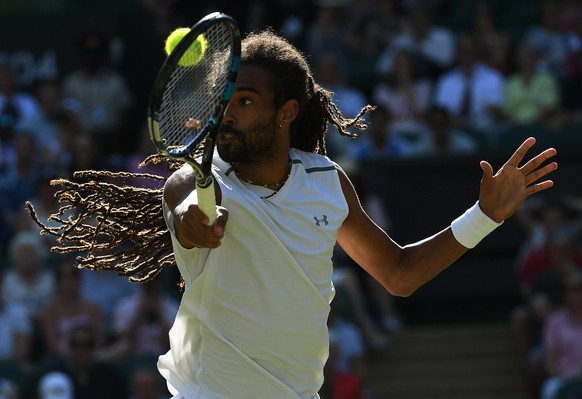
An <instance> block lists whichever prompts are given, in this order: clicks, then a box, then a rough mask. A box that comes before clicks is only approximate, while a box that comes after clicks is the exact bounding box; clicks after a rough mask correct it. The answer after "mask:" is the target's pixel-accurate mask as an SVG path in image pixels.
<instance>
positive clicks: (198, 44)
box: [165, 28, 208, 66]
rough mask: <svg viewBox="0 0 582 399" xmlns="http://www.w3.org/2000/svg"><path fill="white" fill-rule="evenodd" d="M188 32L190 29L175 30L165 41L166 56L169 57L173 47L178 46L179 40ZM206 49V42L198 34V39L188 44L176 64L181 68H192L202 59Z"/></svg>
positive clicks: (202, 36)
mask: <svg viewBox="0 0 582 399" xmlns="http://www.w3.org/2000/svg"><path fill="white" fill-rule="evenodd" d="M188 32H190V28H177V29H175V30H174V31H173V32H172V33H170V35H169V36H168V38H167V39H166V45H165V50H166V54H167V55H169V54H170V53H171V52H172V50H174V47H176V46H177V45H178V43H179V42H180V40H182V38H183V37H184V36H186V35H187V34H188ZM206 48H208V42H207V41H206V39H205V38H204V35H202V34H200V35H198V37H197V38H196V39H195V40H194V41H193V42H192V44H190V47H188V50H186V52H184V54H182V57H181V58H180V60H179V61H178V64H180V65H182V66H192V65H196V64H198V63H199V62H200V60H201V59H202V58H204V53H205V52H206Z"/></svg>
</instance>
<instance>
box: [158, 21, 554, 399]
mask: <svg viewBox="0 0 582 399" xmlns="http://www.w3.org/2000/svg"><path fill="white" fill-rule="evenodd" d="M242 46H243V47H242V64H241V70H240V73H239V77H238V80H237V84H236V88H235V93H234V95H233V98H232V100H231V102H230V104H229V107H228V110H227V112H226V115H225V117H224V120H223V127H222V130H221V132H220V134H219V137H218V144H217V149H218V155H217V156H216V157H215V161H214V168H213V175H214V178H215V181H216V184H215V186H216V196H217V203H218V204H219V206H218V207H217V209H218V213H219V217H218V219H217V220H216V221H215V223H214V224H213V225H211V226H208V225H207V218H206V217H205V215H204V214H203V213H202V212H201V211H200V210H199V209H198V208H197V205H196V203H197V200H196V191H195V190H194V187H195V184H194V183H195V181H194V177H193V174H192V171H191V168H190V167H189V166H187V165H186V166H184V167H182V168H181V169H179V170H178V171H176V172H175V173H174V174H173V175H172V176H171V177H170V178H169V179H168V181H167V182H166V184H165V188H164V195H163V209H164V217H165V220H166V223H167V226H168V228H169V230H170V232H171V238H172V243H173V249H174V255H175V259H176V263H177V265H178V268H179V270H180V273H181V275H182V277H183V279H184V283H185V291H184V293H183V298H182V304H181V306H180V310H179V312H178V315H177V318H176V321H175V323H174V325H173V327H172V329H171V331H170V342H171V349H170V350H169V351H168V353H166V354H165V355H163V356H161V357H160V359H159V363H158V367H159V370H160V372H161V374H162V375H163V376H164V377H165V378H166V380H167V383H168V387H169V389H170V391H171V393H172V394H173V395H175V398H182V399H234V398H237V399H299V398H301V399H312V398H318V391H319V389H320V387H321V386H322V383H323V378H324V377H323V367H324V364H325V362H326V359H327V356H328V332H327V328H326V321H327V317H328V313H329V310H330V303H331V301H332V299H333V296H334V287H333V285H332V281H331V278H332V261H331V257H332V251H333V248H334V246H335V244H336V242H337V243H339V245H341V247H342V248H343V250H345V252H346V253H347V254H348V255H349V256H350V257H351V258H353V260H354V261H355V262H357V264H358V265H360V266H361V267H362V268H364V269H365V270H366V271H367V272H368V273H370V274H371V275H372V276H373V277H375V278H376V279H377V280H378V281H379V282H380V283H381V284H382V285H383V286H384V287H385V288H386V289H387V290H388V291H389V292H390V293H392V294H393V295H398V296H409V295H411V294H412V293H413V292H414V291H415V290H416V289H418V288H419V287H420V286H422V285H423V284H425V283H426V282H427V281H429V280H431V279H432V278H433V277H434V276H435V275H437V274H438V273H440V272H441V271H443V270H444V269H446V268H447V267H448V266H450V265H451V264H452V263H453V262H454V261H455V260H457V259H458V258H459V257H460V256H461V255H463V254H464V253H465V252H466V251H467V250H468V249H470V248H473V247H474V246H475V245H477V244H478V243H479V241H480V240H482V239H483V238H484V237H485V236H486V235H487V234H489V233H490V232H491V231H493V230H494V229H495V228H497V227H498V226H499V225H501V224H502V223H503V221H504V220H505V219H507V218H508V217H510V216H511V215H512V214H513V213H514V212H515V211H516V209H517V208H518V207H519V205H520V204H521V203H522V202H523V201H524V200H525V199H526V198H527V197H529V196H530V195H532V194H535V193H537V192H539V191H542V190H545V189H548V188H549V187H551V186H552V185H553V183H552V181H551V180H545V177H546V175H547V174H548V173H550V172H552V171H554V170H555V169H556V168H557V164H556V163H555V162H552V161H551V158H552V157H553V156H554V155H555V154H556V151H555V150H554V149H547V150H545V151H543V152H541V153H540V154H539V155H537V156H534V157H533V158H531V159H530V160H528V161H526V160H524V158H525V156H526V154H527V152H528V150H530V148H531V147H532V146H533V145H534V144H535V139H534V138H529V139H527V140H525V141H524V142H523V144H522V145H521V146H520V147H519V148H518V149H517V150H516V152H515V153H514V154H513V155H512V156H511V157H510V158H509V160H508V161H507V163H505V165H503V167H502V168H501V169H500V170H499V171H497V172H496V173H495V172H494V171H493V169H492V167H491V165H490V164H489V163H488V162H486V161H482V162H481V164H480V166H481V168H482V170H483V178H482V181H481V186H480V193H479V198H478V201H477V202H476V203H475V204H474V205H473V206H471V207H470V208H469V209H468V210H467V212H465V213H464V214H463V215H461V216H460V217H459V218H457V219H455V220H454V221H452V223H451V225H450V226H448V227H446V228H445V229H444V230H442V231H440V232H438V233H437V234H435V235H434V236H432V237H429V238H427V239H425V240H422V241H420V242H417V243H414V244H411V245H406V246H401V245H399V244H397V243H396V242H394V241H393V240H392V239H391V238H390V237H389V236H388V235H387V234H386V233H385V232H384V231H382V230H381V229H380V228H379V227H378V226H377V225H376V224H374V222H373V221H372V220H370V218H369V217H368V216H367V215H366V213H365V212H364V211H363V210H362V207H361V206H360V203H359V201H358V196H357V194H356V192H355V190H354V188H353V186H352V184H351V183H350V181H349V179H348V177H347V176H346V174H345V173H344V172H343V171H342V169H341V168H340V167H339V166H338V165H337V164H336V163H334V162H333V161H331V160H330V159H329V158H328V157H326V156H325V142H324V138H325V131H326V125H327V123H328V122H330V123H333V124H335V125H336V126H337V128H338V130H339V131H340V133H342V134H346V135H349V134H350V133H349V132H348V130H347V129H348V128H350V127H352V126H355V127H357V128H360V129H364V128H365V125H364V124H363V121H362V116H363V115H364V114H365V113H366V112H368V111H370V110H371V108H370V107H366V108H364V109H363V110H362V112H361V113H360V114H359V115H358V116H357V117H356V118H354V119H346V118H344V117H343V116H342V114H341V112H340V111H339V110H338V108H337V107H336V106H335V105H334V103H333V101H332V100H331V95H332V93H330V92H329V91H326V90H324V89H323V88H322V87H320V86H319V85H318V84H317V83H315V82H314V80H313V77H312V73H311V70H310V68H309V66H308V63H307V61H306V59H305V58H304V56H303V55H302V54H301V53H300V52H299V51H298V50H297V49H296V48H294V47H293V46H292V45H290V44H289V43H288V42H287V41H285V40H283V39H281V38H280V37H278V36H276V35H275V34H273V33H271V32H261V33H256V34H253V35H250V36H248V37H246V38H245V39H244V40H243V43H242ZM468 205H469V204H468Z"/></svg>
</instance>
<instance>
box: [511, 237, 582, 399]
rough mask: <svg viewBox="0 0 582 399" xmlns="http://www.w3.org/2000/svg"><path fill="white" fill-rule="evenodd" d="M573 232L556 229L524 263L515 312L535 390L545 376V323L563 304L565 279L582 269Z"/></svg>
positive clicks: (520, 273) (514, 322) (520, 274)
mask: <svg viewBox="0 0 582 399" xmlns="http://www.w3.org/2000/svg"><path fill="white" fill-rule="evenodd" d="M574 238H575V236H574V235H573V234H572V231H571V230H570V229H567V228H563V227H561V226H557V227H556V228H554V229H553V230H552V231H551V232H550V234H549V236H548V238H547V240H546V243H545V245H544V246H543V247H540V248H537V249H535V250H533V251H531V252H530V253H529V254H528V255H527V256H526V257H525V258H524V259H523V261H522V262H521V264H520V266H519V267H520V269H519V271H518V272H519V276H518V278H519V285H520V289H521V293H522V296H523V304H522V305H520V306H518V307H517V308H516V309H515V310H514V312H513V315H512V322H513V325H514V327H515V329H516V333H517V335H518V339H519V342H520V343H521V345H522V348H523V351H524V353H525V356H526V362H527V365H528V371H527V372H528V376H529V380H530V383H531V388H532V390H533V391H534V392H537V391H538V390H539V385H540V383H541V381H542V379H543V376H544V365H543V359H544V357H543V326H544V325H545V323H546V321H547V320H548V317H549V316H550V314H551V313H552V312H553V311H555V310H556V309H559V308H560V307H561V306H562V305H563V295H562V292H563V284H564V279H565V277H566V276H568V275H569V274H570V273H572V272H576V271H582V256H580V250H579V248H577V245H576V241H575V239H574Z"/></svg>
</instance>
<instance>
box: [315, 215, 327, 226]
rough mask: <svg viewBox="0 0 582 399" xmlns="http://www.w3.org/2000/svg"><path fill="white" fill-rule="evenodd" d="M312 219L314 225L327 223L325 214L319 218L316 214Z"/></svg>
mask: <svg viewBox="0 0 582 399" xmlns="http://www.w3.org/2000/svg"><path fill="white" fill-rule="evenodd" d="M313 220H315V225H316V226H318V227H320V226H321V224H322V223H324V224H325V225H326V226H327V225H328V224H329V222H328V221H327V215H323V217H322V218H321V219H320V218H318V217H317V216H314V217H313Z"/></svg>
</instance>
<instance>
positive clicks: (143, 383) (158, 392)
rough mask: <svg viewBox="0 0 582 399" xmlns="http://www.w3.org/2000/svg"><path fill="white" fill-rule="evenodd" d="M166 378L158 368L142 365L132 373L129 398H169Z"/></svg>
mask: <svg viewBox="0 0 582 399" xmlns="http://www.w3.org/2000/svg"><path fill="white" fill-rule="evenodd" d="M168 398H169V396H168V394H167V391H166V389H165V384H164V379H163V378H162V376H161V375H160V373H159V372H158V370H157V369H155V368H149V367H141V368H138V369H136V370H135V371H134V372H133V373H132V375H131V396H130V397H129V399H168Z"/></svg>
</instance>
